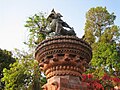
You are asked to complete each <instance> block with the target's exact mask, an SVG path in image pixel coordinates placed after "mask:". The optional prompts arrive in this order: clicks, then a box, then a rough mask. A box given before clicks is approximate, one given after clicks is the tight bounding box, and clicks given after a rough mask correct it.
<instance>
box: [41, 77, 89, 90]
mask: <svg viewBox="0 0 120 90" xmlns="http://www.w3.org/2000/svg"><path fill="white" fill-rule="evenodd" d="M43 90H87V85H86V83H83V82H81V80H80V78H79V77H75V76H54V77H52V78H50V79H48V83H47V84H45V85H44V86H43Z"/></svg>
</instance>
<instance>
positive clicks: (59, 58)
mask: <svg viewBox="0 0 120 90" xmlns="http://www.w3.org/2000/svg"><path fill="white" fill-rule="evenodd" d="M91 58H92V49H91V47H90V45H89V44H88V43H86V42H85V41H83V40H82V39H80V38H78V37H76V36H54V37H51V38H48V39H46V40H44V41H42V42H41V43H40V44H39V45H38V47H37V48H36V52H35V59H36V60H37V61H38V62H39V65H40V69H42V70H43V71H44V73H45V75H46V78H47V81H48V82H47V84H46V85H44V87H43V88H44V90H82V89H84V88H86V86H85V85H81V74H82V73H83V72H84V71H85V70H86V68H87V67H88V63H89V62H90V60H91ZM81 88H82V89H81Z"/></svg>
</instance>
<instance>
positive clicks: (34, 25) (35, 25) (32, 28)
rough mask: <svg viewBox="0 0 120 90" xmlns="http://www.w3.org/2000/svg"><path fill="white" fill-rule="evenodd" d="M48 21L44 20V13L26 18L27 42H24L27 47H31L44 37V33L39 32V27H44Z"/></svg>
mask: <svg viewBox="0 0 120 90" xmlns="http://www.w3.org/2000/svg"><path fill="white" fill-rule="evenodd" d="M47 24H48V22H47V20H46V13H38V14H35V15H33V16H31V17H29V18H28V20H27V21H26V24H25V27H27V29H28V31H29V38H28V42H25V44H27V45H28V46H29V48H33V47H35V46H36V44H38V43H39V42H41V41H42V40H44V39H45V37H46V35H45V34H43V33H40V29H44V28H45V27H46V26H47Z"/></svg>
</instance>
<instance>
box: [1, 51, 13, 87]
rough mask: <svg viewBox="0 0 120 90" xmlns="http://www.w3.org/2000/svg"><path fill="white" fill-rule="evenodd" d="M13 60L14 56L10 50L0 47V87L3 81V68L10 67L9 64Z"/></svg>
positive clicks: (2, 85)
mask: <svg viewBox="0 0 120 90" xmlns="http://www.w3.org/2000/svg"><path fill="white" fill-rule="evenodd" d="M13 62H15V58H13V57H12V53H11V52H10V51H7V50H2V49H0V89H1V88H4V82H1V78H2V77H3V69H4V68H7V69H10V67H9V65H10V64H12V63H13Z"/></svg>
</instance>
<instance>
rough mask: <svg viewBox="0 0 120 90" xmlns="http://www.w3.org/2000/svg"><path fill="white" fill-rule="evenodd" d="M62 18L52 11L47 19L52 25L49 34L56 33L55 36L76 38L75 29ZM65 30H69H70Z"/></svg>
mask: <svg viewBox="0 0 120 90" xmlns="http://www.w3.org/2000/svg"><path fill="white" fill-rule="evenodd" d="M61 17H63V16H62V15H61V14H60V13H56V12H55V11H54V9H53V10H52V11H51V14H50V15H49V16H48V17H47V21H48V22H49V23H50V28H49V29H50V30H49V31H48V32H47V34H49V33H51V32H55V35H69V36H76V33H75V31H74V29H73V28H71V27H70V26H69V25H68V24H67V23H66V22H64V21H63V20H62V19H61ZM65 28H68V29H69V30H67V29H65ZM41 32H42V30H41Z"/></svg>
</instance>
